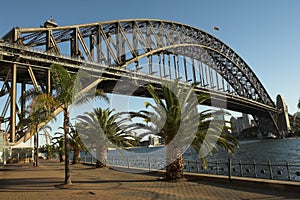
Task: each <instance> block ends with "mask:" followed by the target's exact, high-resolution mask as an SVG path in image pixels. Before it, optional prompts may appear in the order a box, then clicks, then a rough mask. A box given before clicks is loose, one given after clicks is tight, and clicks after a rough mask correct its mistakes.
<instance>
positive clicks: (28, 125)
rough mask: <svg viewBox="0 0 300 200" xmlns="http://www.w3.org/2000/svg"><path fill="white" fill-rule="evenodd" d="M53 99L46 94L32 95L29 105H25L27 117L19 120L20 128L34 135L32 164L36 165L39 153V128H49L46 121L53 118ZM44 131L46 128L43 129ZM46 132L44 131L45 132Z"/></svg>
mask: <svg viewBox="0 0 300 200" xmlns="http://www.w3.org/2000/svg"><path fill="white" fill-rule="evenodd" d="M54 101H55V100H54V99H53V98H51V96H50V95H48V94H40V95H37V96H35V97H32V101H31V103H30V105H29V106H28V107H27V110H26V111H25V114H26V113H27V115H28V116H27V117H26V118H25V119H23V120H21V121H20V123H19V125H18V126H19V128H20V129H24V128H25V129H28V130H29V132H30V134H31V136H33V135H34V146H35V147H34V148H35V151H34V152H35V154H34V166H38V164H39V163H38V154H39V136H38V133H39V131H40V130H41V129H44V130H45V129H46V128H48V129H50V130H51V127H49V126H47V125H46V123H47V122H48V121H50V120H52V119H54V120H55V116H54V115H53V112H52V111H53V110H52V104H53V102H54ZM45 132H46V130H45ZM45 134H46V133H45Z"/></svg>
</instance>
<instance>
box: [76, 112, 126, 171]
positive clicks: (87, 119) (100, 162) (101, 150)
mask: <svg viewBox="0 0 300 200" xmlns="http://www.w3.org/2000/svg"><path fill="white" fill-rule="evenodd" d="M113 112H114V110H113V109H112V110H110V109H109V108H107V109H105V110H103V109H101V108H95V109H94V112H88V113H85V115H79V116H77V119H78V121H79V123H77V125H76V126H77V130H78V132H79V133H80V134H81V138H82V140H83V142H84V144H86V148H87V149H89V150H92V149H96V152H95V153H96V158H97V161H96V168H102V167H105V166H106V161H107V150H108V147H112V146H116V147H124V146H132V144H131V143H130V142H129V141H128V139H127V137H128V136H130V135H129V134H128V132H127V131H126V129H127V128H126V127H127V124H126V123H125V122H126V121H127V119H126V118H121V115H122V114H121V113H113ZM127 130H128V129H127Z"/></svg>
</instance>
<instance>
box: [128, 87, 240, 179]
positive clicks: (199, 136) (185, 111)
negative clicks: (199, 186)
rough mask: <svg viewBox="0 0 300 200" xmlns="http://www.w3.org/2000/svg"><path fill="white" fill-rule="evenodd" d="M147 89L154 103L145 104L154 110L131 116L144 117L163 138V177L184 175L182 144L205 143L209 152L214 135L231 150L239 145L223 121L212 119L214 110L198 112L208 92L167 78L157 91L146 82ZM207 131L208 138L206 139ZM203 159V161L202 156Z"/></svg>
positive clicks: (212, 146)
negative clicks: (164, 158)
mask: <svg viewBox="0 0 300 200" xmlns="http://www.w3.org/2000/svg"><path fill="white" fill-rule="evenodd" d="M147 89H148V92H149V93H150V95H151V97H152V99H153V100H154V102H155V104H152V103H150V102H145V105H146V108H149V107H150V108H151V109H152V110H153V111H152V112H149V111H147V110H146V111H145V110H143V111H140V112H138V113H132V117H142V118H144V120H145V122H147V123H148V124H147V125H146V126H145V125H143V127H144V128H146V129H148V130H151V132H152V133H156V134H157V135H159V136H161V137H162V138H164V139H165V143H166V165H167V166H166V180H172V181H179V180H182V179H184V177H183V170H184V157H183V148H186V147H187V146H189V145H190V144H191V145H192V146H193V147H194V148H195V149H196V150H198V151H200V149H201V147H202V145H204V146H205V147H206V148H205V149H206V150H208V151H209V152H211V151H212V149H213V148H214V147H216V145H215V144H214V143H212V142H210V141H215V140H213V139H217V141H216V142H217V144H218V145H220V147H221V148H224V149H226V150H229V151H231V152H233V151H234V147H236V146H237V145H238V143H237V140H235V139H234V138H233V137H230V136H228V135H227V134H225V127H224V124H220V123H216V122H214V120H213V112H210V111H205V112H201V113H198V105H199V104H202V103H203V102H205V101H207V100H208V99H209V96H207V95H204V94H201V95H198V96H195V95H193V89H194V87H193V86H191V87H187V85H183V86H180V85H179V84H178V83H170V82H167V83H164V84H163V85H162V90H161V91H159V92H157V91H156V90H155V88H154V87H153V86H152V85H148V87H147ZM161 97H162V98H163V99H164V100H162V99H161ZM208 131H209V135H210V140H207V139H205V138H206V135H207V133H208ZM219 136H220V137H219ZM202 161H203V163H204V164H205V163H206V162H205V157H202Z"/></svg>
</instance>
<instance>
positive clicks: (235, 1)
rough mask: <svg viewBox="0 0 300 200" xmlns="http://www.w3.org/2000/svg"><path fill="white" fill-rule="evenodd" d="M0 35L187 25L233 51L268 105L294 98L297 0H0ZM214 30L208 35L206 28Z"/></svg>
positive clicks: (298, 71)
mask: <svg viewBox="0 0 300 200" xmlns="http://www.w3.org/2000/svg"><path fill="white" fill-rule="evenodd" d="M1 8H2V9H1V12H0V36H3V35H4V34H5V33H7V32H8V31H9V30H10V29H11V28H13V27H14V26H19V27H39V26H40V25H41V24H43V22H44V21H45V20H47V19H49V18H50V16H53V17H54V19H55V21H56V22H57V23H58V24H59V25H61V26H63V25H71V24H84V23H91V22H98V21H107V20H114V19H127V18H154V19H164V20H170V21H177V22H181V23H184V24H188V25H191V26H194V27H197V28H199V29H202V30H204V31H207V32H209V33H211V34H215V35H216V36H217V37H218V38H220V39H221V40H222V41H223V42H225V43H226V44H228V45H229V46H230V47H231V48H233V49H234V50H235V51H236V52H237V53H238V54H239V55H240V56H241V57H242V58H243V59H244V60H245V61H246V62H247V63H248V65H249V66H250V67H251V68H252V70H253V71H254V72H255V73H256V75H257V76H258V77H259V79H260V80H261V82H262V83H263V85H264V87H265V88H266V89H267V91H268V93H269V94H270V96H271V97H272V99H273V100H276V95H277V94H282V95H283V96H284V98H285V100H286V103H287V104H288V108H289V112H290V113H294V112H296V111H297V106H296V105H297V102H298V99H299V97H300V91H299V89H298V85H299V83H300V78H299V75H300V67H299V66H298V65H299V58H300V50H299V47H300V39H299V36H300V12H299V8H300V1H297V0H288V1H283V0H282V1H279V0H263V1H259V0H251V1H250V0H249V1H241V0H226V1H221V0H219V1H217V0H207V1H201V0H199V1H188V0H185V1H179V0H172V1H159V0H152V1H141V0H140V1H137V0H132V1H129V0H127V1H125V0H123V1H121V0H120V1H113V0H111V1H100V0H84V1H83V0H81V1H79V0H72V1H62V0H60V1H58V0H52V1H42V0H40V1H35V0H32V1H30V0H28V1H4V2H1ZM213 26H217V27H219V29H220V30H219V32H217V33H214V32H213V29H212V27H213Z"/></svg>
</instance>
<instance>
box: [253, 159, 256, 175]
mask: <svg viewBox="0 0 300 200" xmlns="http://www.w3.org/2000/svg"><path fill="white" fill-rule="evenodd" d="M253 168H254V176H255V178H257V172H256V163H255V160H253Z"/></svg>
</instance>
